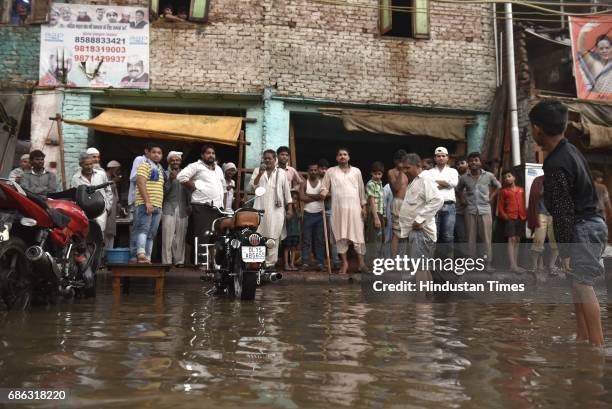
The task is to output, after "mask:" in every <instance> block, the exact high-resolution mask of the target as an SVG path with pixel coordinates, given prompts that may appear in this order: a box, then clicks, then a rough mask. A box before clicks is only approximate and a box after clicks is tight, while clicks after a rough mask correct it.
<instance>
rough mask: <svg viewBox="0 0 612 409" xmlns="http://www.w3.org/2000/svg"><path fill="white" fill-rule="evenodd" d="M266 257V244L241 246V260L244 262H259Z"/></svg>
mask: <svg viewBox="0 0 612 409" xmlns="http://www.w3.org/2000/svg"><path fill="white" fill-rule="evenodd" d="M265 259H266V246H254V247H247V246H244V247H242V261H243V262H245V263H261V262H263V261H265Z"/></svg>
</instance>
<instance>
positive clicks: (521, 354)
mask: <svg viewBox="0 0 612 409" xmlns="http://www.w3.org/2000/svg"><path fill="white" fill-rule="evenodd" d="M603 310H604V311H603V314H604V322H606V321H609V320H608V318H607V317H608V315H607V309H606V308H604V309H603ZM570 314H571V306H569V305H531V304H529V303H528V302H525V303H524V304H511V305H482V304H479V305H468V304H433V305H432V304H409V305H406V304H375V303H367V302H365V301H364V298H363V297H362V295H361V289H360V288H359V287H358V286H346V287H338V288H332V289H331V290H330V289H328V288H326V287H323V286H268V287H266V288H265V289H264V290H263V291H261V292H260V293H259V294H258V297H257V300H256V302H254V303H240V302H234V301H231V300H227V299H223V298H215V297H211V296H208V295H206V289H205V288H201V287H200V286H199V285H194V284H193V283H191V282H184V283H180V282H179V283H175V284H174V285H172V284H171V285H170V286H169V287H168V288H167V293H166V295H165V297H161V298H159V297H158V298H155V297H154V296H153V295H152V294H151V295H149V292H148V289H139V288H138V287H137V286H136V287H134V288H133V290H132V293H131V294H130V295H128V296H122V299H121V302H119V303H117V302H113V298H112V295H111V294H110V288H109V287H104V286H102V294H101V295H100V296H99V297H98V298H97V299H96V300H95V301H78V302H75V303H73V304H61V305H57V306H53V307H50V308H46V309H36V310H34V311H32V312H31V313H29V314H22V313H10V314H4V315H2V316H1V317H0V319H1V320H2V321H1V328H2V330H1V333H0V383H1V384H2V385H3V386H13V387H47V388H51V387H53V388H66V389H69V390H70V391H71V395H72V400H71V401H70V403H71V405H72V406H73V407H79V408H80V407H95V408H102V407H112V408H121V407H126V408H127V407H135V406H138V407H150V408H166V407H168V408H176V407H194V408H195V407H197V408H200V407H208V406H213V405H215V406H217V407H242V408H244V407H246V406H260V407H277V408H298V407H315V408H329V407H351V408H353V407H354V408H378V407H401V408H508V407H510V408H518V409H527V408H536V407H537V408H559V407H564V408H607V407H610V405H611V404H612V396H611V394H610V390H611V389H612V377H611V376H610V375H612V366H611V365H610V356H612V354H606V351H605V350H604V351H603V352H602V351H598V350H593V349H592V348H590V347H588V346H587V345H584V344H576V343H575V342H574V340H573V339H572V337H571V336H570V335H569V334H572V333H573V330H574V328H573V320H572V319H571V315H570ZM604 327H605V328H606V329H607V334H606V335H607V338H608V339H612V331H611V329H612V326H611V325H604ZM43 406H44V405H43Z"/></svg>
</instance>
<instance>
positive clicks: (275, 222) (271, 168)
mask: <svg viewBox="0 0 612 409" xmlns="http://www.w3.org/2000/svg"><path fill="white" fill-rule="evenodd" d="M249 186H251V188H252V189H253V190H254V189H255V188H257V187H260V186H261V187H264V188H265V189H266V193H264V195H263V196H260V197H258V198H256V199H255V202H254V204H253V207H254V208H255V209H257V210H265V213H264V215H263V216H262V218H261V224H260V225H259V228H258V229H257V232H258V233H259V234H261V235H262V236H264V237H267V238H270V239H274V247H273V248H271V249H268V250H267V253H266V267H268V268H271V267H274V265H275V264H276V262H277V260H278V246H279V244H280V242H281V240H282V239H284V238H285V236H286V229H285V219H286V218H291V217H293V205H292V203H293V201H292V200H291V189H290V186H289V181H288V179H287V174H286V172H285V170H283V169H280V168H277V167H276V152H274V151H273V150H267V151H265V152H264V153H263V166H262V167H260V168H257V169H255V171H254V172H253V176H252V177H251V181H250V182H249ZM285 208H287V211H286V212H285Z"/></svg>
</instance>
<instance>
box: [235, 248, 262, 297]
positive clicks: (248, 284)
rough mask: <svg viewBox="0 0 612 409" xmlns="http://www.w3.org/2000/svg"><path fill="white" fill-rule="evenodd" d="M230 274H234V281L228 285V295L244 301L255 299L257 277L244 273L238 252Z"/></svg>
mask: <svg viewBox="0 0 612 409" xmlns="http://www.w3.org/2000/svg"><path fill="white" fill-rule="evenodd" d="M232 272H233V273H234V277H233V278H234V280H233V282H232V283H231V284H230V295H233V296H234V297H236V298H239V299H241V300H245V301H246V300H253V299H255V291H256V290H257V275H256V274H254V273H248V274H245V273H244V271H243V269H242V259H241V256H240V252H236V257H235V259H234V266H233V268H232Z"/></svg>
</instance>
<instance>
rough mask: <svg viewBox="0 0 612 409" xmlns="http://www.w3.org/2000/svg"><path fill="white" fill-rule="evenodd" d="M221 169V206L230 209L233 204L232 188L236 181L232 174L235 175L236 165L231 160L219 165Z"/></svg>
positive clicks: (234, 186) (233, 188)
mask: <svg viewBox="0 0 612 409" xmlns="http://www.w3.org/2000/svg"><path fill="white" fill-rule="evenodd" d="M221 169H222V170H223V176H224V178H223V191H224V193H223V207H224V208H225V209H232V208H233V204H234V190H235V188H236V181H235V180H234V176H235V175H236V165H235V164H233V163H232V162H227V163H224V164H223V166H221Z"/></svg>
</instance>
